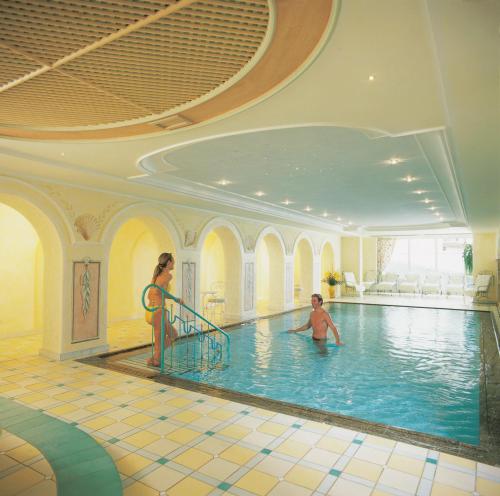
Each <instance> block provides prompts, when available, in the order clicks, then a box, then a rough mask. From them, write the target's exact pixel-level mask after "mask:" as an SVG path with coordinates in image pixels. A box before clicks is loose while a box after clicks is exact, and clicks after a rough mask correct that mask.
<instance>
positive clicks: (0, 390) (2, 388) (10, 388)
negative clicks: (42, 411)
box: [0, 384, 19, 393]
mask: <svg viewBox="0 0 500 496" xmlns="http://www.w3.org/2000/svg"><path fill="white" fill-rule="evenodd" d="M14 389H19V386H18V385H17V384H2V385H1V386H0V393H7V392H9V391H13V390H14Z"/></svg>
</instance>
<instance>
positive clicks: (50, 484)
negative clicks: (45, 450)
mask: <svg viewBox="0 0 500 496" xmlns="http://www.w3.org/2000/svg"><path fill="white" fill-rule="evenodd" d="M0 494H2V496H10V495H14V494H20V495H28V494H38V495H40V496H42V495H43V496H55V495H56V494H57V491H56V483H55V477H54V472H53V470H52V467H51V466H50V464H49V463H48V462H47V460H46V459H45V457H44V456H43V454H42V453H40V451H39V450H38V449H37V448H36V447H34V446H33V445H31V444H30V443H27V442H26V441H25V440H24V439H21V438H20V437H17V436H15V435H14V434H11V433H9V432H7V431H5V430H2V432H0Z"/></svg>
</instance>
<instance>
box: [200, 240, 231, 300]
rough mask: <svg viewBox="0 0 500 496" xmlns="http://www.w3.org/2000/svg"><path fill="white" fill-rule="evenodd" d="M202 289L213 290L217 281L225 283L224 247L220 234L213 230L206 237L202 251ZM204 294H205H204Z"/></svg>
mask: <svg viewBox="0 0 500 496" xmlns="http://www.w3.org/2000/svg"><path fill="white" fill-rule="evenodd" d="M201 267H202V270H201V291H202V292H203V291H211V290H213V289H214V288H215V284H216V283H217V282H221V283H224V285H225V280H226V271H225V263H224V249H223V247H222V241H221V240H220V238H219V236H217V234H216V233H215V232H214V231H212V232H210V233H209V234H208V235H207V237H206V238H205V242H204V243H203V248H202V251H201ZM202 296H203V295H202Z"/></svg>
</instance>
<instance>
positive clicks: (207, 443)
mask: <svg viewBox="0 0 500 496" xmlns="http://www.w3.org/2000/svg"><path fill="white" fill-rule="evenodd" d="M229 446H231V444H230V443H228V442H226V441H222V440H221V439H215V438H213V437H209V438H207V439H205V440H204V441H202V442H201V443H198V444H197V445H196V447H197V448H198V449H201V450H202V451H206V452H207V453H212V454H213V455H218V454H219V453H222V452H223V451H224V450H225V449H227V448H229Z"/></svg>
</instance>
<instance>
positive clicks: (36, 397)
mask: <svg viewBox="0 0 500 496" xmlns="http://www.w3.org/2000/svg"><path fill="white" fill-rule="evenodd" d="M135 326H142V324H139V323H138V321H137V322H136V323H130V325H125V326H124V325H121V328H122V331H121V332H119V337H118V338H116V341H115V342H114V344H113V343H112V346H119V347H130V346H133V345H134V344H137V343H138V341H139V340H142V339H144V337H145V335H146V330H147V332H149V329H148V328H144V329H145V330H144V331H141V332H144V335H142V334H141V332H138V329H139V327H137V328H136V327H135ZM110 334H111V333H110ZM23 339H25V338H23ZM148 340H149V339H148ZM36 348H37V346H36V342H31V341H29V343H28V344H26V340H25V341H24V346H22V347H21V346H20V347H18V348H16V347H15V346H2V347H1V351H0V396H3V397H8V398H11V399H13V400H14V401H16V402H18V403H19V404H22V405H26V406H29V407H30V408H34V409H40V410H43V412H44V413H46V414H48V415H51V416H54V417H56V418H59V419H61V420H63V421H65V422H68V423H74V425H76V426H77V427H78V428H79V429H81V430H83V431H85V432H88V433H89V434H90V435H92V436H93V437H94V438H95V439H96V440H97V441H98V442H99V443H100V444H101V445H102V446H103V447H104V448H105V449H106V451H107V452H108V453H109V454H110V455H111V456H112V458H113V460H114V461H115V464H116V467H117V469H118V471H119V473H120V474H121V478H122V484H123V488H124V494H125V495H126V496H134V495H137V496H143V495H144V496H149V495H159V494H160V495H164V494H165V495H173V496H177V495H189V496H198V495H200V496H201V495H213V496H215V495H219V494H223V493H225V494H232V495H237V496H249V495H272V496H274V495H286V496H294V495H300V496H302V495H311V494H316V495H349V496H357V495H372V496H382V495H399V496H404V495H412V494H414V495H418V496H426V495H432V496H441V495H443V496H454V495H457V496H458V495H466V494H468V495H484V496H498V495H499V494H500V467H492V466H488V465H484V464H481V463H476V462H474V461H470V460H466V459H463V458H458V457H454V456H451V455H447V454H442V453H439V452H435V451H430V450H427V449H423V448H420V447H416V446H412V445H409V444H405V443H400V442H395V441H391V440H387V439H383V438H380V437H376V436H372V435H367V434H365V433H363V432H355V431H350V430H347V429H343V428H339V427H335V426H332V425H326V424H321V423H317V422H312V421H306V420H304V419H301V418H297V417H290V416H287V415H283V414H276V413H274V412H271V411H267V410H263V409H259V408H255V407H250V406H247V405H244V404H238V403H234V402H230V401H227V400H222V399H219V398H215V397H211V396H206V395H203V394H200V393H194V392H190V391H186V390H182V389H178V388H173V387H169V386H165V385H161V384H157V383H153V382H150V381H148V380H144V379H139V378H136V377H132V376H127V375H123V374H120V373H117V372H112V371H104V370H102V369H98V368H95V367H92V366H89V365H84V364H80V363H76V362H73V361H67V362H51V361H48V360H45V359H42V358H40V357H38V356H36ZM15 350H17V355H16V351H15ZM21 357H22V359H21ZM0 473H1V472H0ZM0 493H1V491H0ZM19 494H22V492H21V490H20V491H19ZM27 494H31V493H27ZM32 494H35V493H32ZM41 494H43V493H41ZM49 494H50V493H49ZM2 495H3V493H2Z"/></svg>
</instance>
